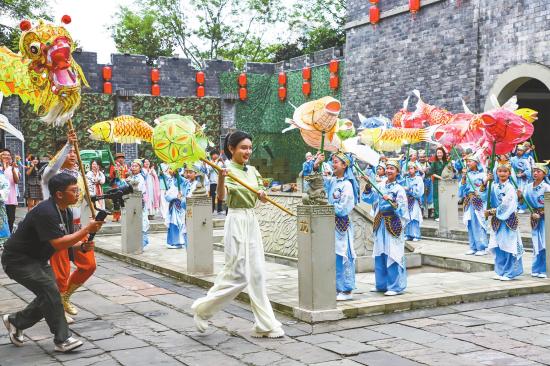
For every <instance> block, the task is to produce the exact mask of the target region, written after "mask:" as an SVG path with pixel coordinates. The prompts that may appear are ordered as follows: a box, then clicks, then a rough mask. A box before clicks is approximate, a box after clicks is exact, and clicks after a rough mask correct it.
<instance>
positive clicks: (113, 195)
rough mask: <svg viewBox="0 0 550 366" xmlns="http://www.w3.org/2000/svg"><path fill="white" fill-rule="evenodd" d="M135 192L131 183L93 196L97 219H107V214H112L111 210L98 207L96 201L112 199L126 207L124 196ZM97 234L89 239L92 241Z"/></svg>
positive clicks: (91, 235) (93, 234)
mask: <svg viewBox="0 0 550 366" xmlns="http://www.w3.org/2000/svg"><path fill="white" fill-rule="evenodd" d="M133 192H134V189H133V188H132V186H131V185H125V186H122V187H119V188H113V189H109V190H108V191H107V192H105V194H102V195H101V196H93V197H91V199H92V202H93V203H94V208H95V209H96V210H97V215H96V216H95V221H105V218H107V216H108V215H110V214H111V212H109V211H107V210H103V209H101V208H99V207H97V203H96V202H97V201H100V200H112V201H113V204H118V205H119V206H120V207H124V199H123V197H124V196H126V195H129V194H130V193H133ZM95 234H96V233H92V234H90V236H89V238H88V240H90V241H91V240H93V238H94V237H95Z"/></svg>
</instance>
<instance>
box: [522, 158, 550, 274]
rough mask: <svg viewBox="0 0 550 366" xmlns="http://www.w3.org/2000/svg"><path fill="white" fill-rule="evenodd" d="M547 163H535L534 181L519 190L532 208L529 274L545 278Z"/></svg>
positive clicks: (548, 187)
mask: <svg viewBox="0 0 550 366" xmlns="http://www.w3.org/2000/svg"><path fill="white" fill-rule="evenodd" d="M548 170H549V169H548V165H546V164H541V163H535V167H534V168H533V177H534V179H535V181H534V182H532V183H529V184H528V185H527V186H526V187H525V188H523V191H519V190H518V193H520V195H521V196H522V199H523V200H526V201H527V203H529V205H530V206H531V207H532V208H533V213H532V214H531V229H532V231H531V236H532V239H533V252H534V254H535V258H534V259H533V265H532V267H531V276H533V277H539V278H546V277H547V276H546V240H545V237H544V235H545V234H544V193H545V192H550V185H549V184H548V183H546V182H545V181H544V177H546V175H548Z"/></svg>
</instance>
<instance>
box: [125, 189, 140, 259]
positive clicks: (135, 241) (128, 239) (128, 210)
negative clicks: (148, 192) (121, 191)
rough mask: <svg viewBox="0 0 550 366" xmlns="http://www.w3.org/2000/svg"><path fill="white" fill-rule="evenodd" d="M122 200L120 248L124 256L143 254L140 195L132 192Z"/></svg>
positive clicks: (137, 192) (138, 192)
mask: <svg viewBox="0 0 550 366" xmlns="http://www.w3.org/2000/svg"><path fill="white" fill-rule="evenodd" d="M126 197H127V198H125V199H124V206H125V207H124V208H123V209H122V220H121V225H122V247H121V251H122V253H124V254H141V253H142V252H143V233H142V229H143V208H142V206H141V201H142V193H141V192H140V191H134V193H130V194H129V195H128V196H126Z"/></svg>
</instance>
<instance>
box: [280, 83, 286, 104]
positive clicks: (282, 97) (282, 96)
mask: <svg viewBox="0 0 550 366" xmlns="http://www.w3.org/2000/svg"><path fill="white" fill-rule="evenodd" d="M285 99H286V88H285V87H284V86H280V87H279V100H280V101H281V102H283V101H284V100H285Z"/></svg>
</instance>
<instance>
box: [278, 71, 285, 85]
mask: <svg viewBox="0 0 550 366" xmlns="http://www.w3.org/2000/svg"><path fill="white" fill-rule="evenodd" d="M279 85H286V74H285V72H284V71H281V72H280V73H279Z"/></svg>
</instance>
